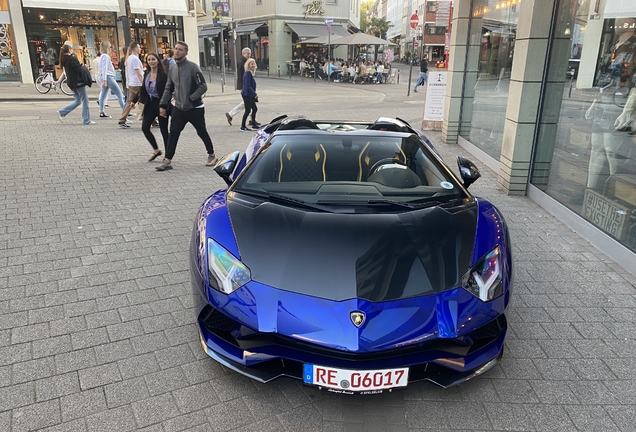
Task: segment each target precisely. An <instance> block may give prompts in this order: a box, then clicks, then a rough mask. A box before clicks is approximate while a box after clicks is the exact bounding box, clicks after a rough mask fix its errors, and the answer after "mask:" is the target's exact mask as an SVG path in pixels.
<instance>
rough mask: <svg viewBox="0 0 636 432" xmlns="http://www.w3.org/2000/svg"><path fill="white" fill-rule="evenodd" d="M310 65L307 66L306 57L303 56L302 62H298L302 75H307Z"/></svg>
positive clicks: (299, 71)
mask: <svg viewBox="0 0 636 432" xmlns="http://www.w3.org/2000/svg"><path fill="white" fill-rule="evenodd" d="M308 67H309V66H307V62H306V61H305V58H304V57H303V59H302V60H301V61H300V63H298V73H299V74H301V75H306V69H307V68H308Z"/></svg>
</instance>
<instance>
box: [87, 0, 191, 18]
mask: <svg viewBox="0 0 636 432" xmlns="http://www.w3.org/2000/svg"><path fill="white" fill-rule="evenodd" d="M107 1H111V0H107ZM129 3H130V12H132V13H135V14H143V15H146V10H148V9H154V10H155V12H156V14H157V15H177V16H187V15H188V4H187V2H186V0H129ZM118 4H119V3H118ZM75 8H77V6H75ZM117 9H118V10H119V6H118V7H117Z"/></svg>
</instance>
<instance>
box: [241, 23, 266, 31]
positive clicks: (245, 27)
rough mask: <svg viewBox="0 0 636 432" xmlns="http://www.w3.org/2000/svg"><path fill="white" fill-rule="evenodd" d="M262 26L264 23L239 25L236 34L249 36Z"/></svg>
mask: <svg viewBox="0 0 636 432" xmlns="http://www.w3.org/2000/svg"><path fill="white" fill-rule="evenodd" d="M263 25H265V23H264V22H258V23H251V24H239V25H237V26H236V34H249V33H252V32H253V31H254V30H256V29H257V28H259V27H261V26H263Z"/></svg>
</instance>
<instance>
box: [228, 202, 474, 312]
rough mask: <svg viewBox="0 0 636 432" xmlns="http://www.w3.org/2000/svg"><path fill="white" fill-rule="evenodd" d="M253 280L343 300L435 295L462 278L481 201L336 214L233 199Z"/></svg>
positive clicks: (244, 257) (230, 205) (240, 241)
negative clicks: (447, 207)
mask: <svg viewBox="0 0 636 432" xmlns="http://www.w3.org/2000/svg"><path fill="white" fill-rule="evenodd" d="M227 205H228V209H229V214H230V219H231V221H232V227H233V229H234V235H235V237H236V241H237V244H238V249H239V253H240V255H241V261H242V262H243V263H244V264H245V265H246V266H247V267H249V268H250V270H251V272H252V280H255V281H258V282H260V283H263V284H266V285H269V286H272V287H276V288H279V289H283V290H287V291H292V292H297V293H301V294H306V295H310V296H315V297H321V298H325V299H329V300H335V301H342V300H346V299H352V298H361V299H365V300H369V301H373V302H380V301H389V300H396V299H402V298H409V297H414V296H420V295H428V294H434V293H438V292H441V291H445V290H447V289H451V288H455V287H457V286H459V285H460V284H461V278H462V276H463V275H464V273H465V272H466V271H467V270H468V268H469V266H470V259H471V254H472V250H473V243H474V241H475V232H476V225H477V206H476V204H475V203H474V201H472V202H470V204H467V205H464V206H462V207H461V208H459V209H458V208H454V209H453V211H452V212H448V211H446V210H444V209H441V208H439V207H432V208H427V209H422V210H415V211H407V212H404V213H400V214H333V213H320V212H311V211H309V212H308V211H304V210H301V209H296V208H290V207H286V206H281V205H278V204H272V203H269V202H268V203H264V204H261V205H258V206H249V205H245V204H243V203H239V202H237V201H235V200H232V199H228V201H227Z"/></svg>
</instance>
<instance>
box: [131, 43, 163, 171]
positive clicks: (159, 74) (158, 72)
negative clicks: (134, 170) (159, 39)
mask: <svg viewBox="0 0 636 432" xmlns="http://www.w3.org/2000/svg"><path fill="white" fill-rule="evenodd" d="M146 63H147V64H148V69H146V73H145V74H144V79H143V84H144V85H143V86H142V87H141V91H140V92H139V94H138V95H137V96H136V97H135V99H133V100H132V103H133V104H135V103H137V102H141V103H143V104H144V110H143V117H144V119H143V122H142V123H141V130H142V132H143V133H144V135H145V136H146V139H147V140H148V142H149V143H150V145H151V146H152V149H153V152H152V153H151V154H150V156H149V158H148V162H152V161H153V160H155V159H156V158H158V157H159V156H161V154H162V153H161V150H159V146H157V140H156V139H155V136H154V135H153V133H152V132H150V127H151V126H152V123H153V121H154V120H155V119H156V118H157V117H159V129H160V130H161V136H162V137H163V148H164V150H165V149H167V148H168V117H162V116H160V115H159V100H160V99H161V96H163V92H164V90H165V89H166V83H167V82H168V74H167V73H166V70H165V68H164V65H163V62H162V61H161V59H160V58H159V55H157V54H156V53H152V52H151V53H148V55H147V56H146ZM168 106H169V107H170V105H168ZM167 111H168V114H169V113H170V109H168V110H167Z"/></svg>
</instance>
